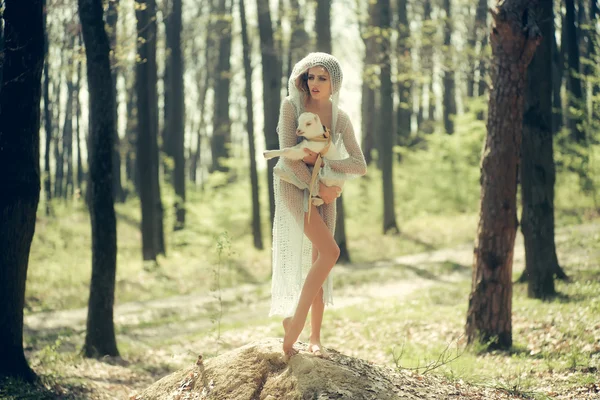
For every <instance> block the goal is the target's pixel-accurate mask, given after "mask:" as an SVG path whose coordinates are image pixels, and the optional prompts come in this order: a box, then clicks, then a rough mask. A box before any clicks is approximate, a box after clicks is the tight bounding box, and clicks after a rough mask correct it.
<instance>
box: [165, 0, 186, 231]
mask: <svg viewBox="0 0 600 400" xmlns="http://www.w3.org/2000/svg"><path fill="white" fill-rule="evenodd" d="M172 4H173V8H172V10H171V14H170V16H169V19H170V31H171V34H170V35H169V37H168V40H169V45H168V46H169V49H170V51H169V65H170V67H171V68H170V88H171V94H170V95H171V99H170V113H169V135H170V139H171V151H172V157H173V158H174V161H175V170H174V171H173V174H174V175H173V188H174V189H175V227H174V228H175V230H180V229H183V228H184V227H185V146H184V140H185V132H184V128H185V127H184V121H185V103H184V96H185V95H184V87H183V54H182V51H181V24H182V23H181V17H182V9H181V8H182V0H173V3H172Z"/></svg>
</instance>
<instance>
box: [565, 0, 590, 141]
mask: <svg viewBox="0 0 600 400" xmlns="http://www.w3.org/2000/svg"><path fill="white" fill-rule="evenodd" d="M565 8H566V16H565V20H564V23H565V24H566V34H567V42H566V46H567V56H568V60H569V63H568V73H567V77H568V81H569V86H568V88H569V90H568V93H569V95H568V101H567V103H568V105H569V106H568V108H567V110H568V114H567V115H568V121H567V122H568V123H567V126H568V127H569V130H570V132H571V137H572V138H573V139H574V140H575V141H577V142H579V143H582V142H583V141H584V140H585V133H584V131H583V127H582V126H581V125H580V124H582V123H583V120H582V118H580V117H579V116H578V114H577V113H574V112H572V110H578V111H583V110H584V104H583V91H582V88H581V80H580V79H579V73H580V70H579V41H578V40H577V27H576V26H575V2H574V0H565Z"/></svg>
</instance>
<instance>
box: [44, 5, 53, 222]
mask: <svg viewBox="0 0 600 400" xmlns="http://www.w3.org/2000/svg"><path fill="white" fill-rule="evenodd" d="M45 2H46V0H44V3H45ZM44 7H45V5H44ZM47 20H48V15H47V13H46V12H44V54H45V58H46V60H45V62H44V130H45V133H46V137H45V151H44V195H45V200H46V201H45V203H46V215H50V214H51V206H50V202H51V200H52V174H51V173H50V145H51V143H52V102H51V101H50V72H49V68H50V67H49V65H48V45H49V43H48V28H47Z"/></svg>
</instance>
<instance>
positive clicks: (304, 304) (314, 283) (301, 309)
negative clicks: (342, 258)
mask: <svg viewBox="0 0 600 400" xmlns="http://www.w3.org/2000/svg"><path fill="white" fill-rule="evenodd" d="M311 207H312V208H313V210H312V212H311V218H310V222H309V221H308V213H306V214H305V215H304V233H305V234H306V236H307V237H308V239H309V240H310V241H311V242H312V244H313V248H316V250H317V252H318V256H317V259H316V260H315V262H314V263H313V265H312V267H311V268H310V271H308V274H307V275H306V280H305V281H304V286H302V292H301V293H300V299H299V300H298V306H297V307H296V312H295V313H294V316H293V317H292V319H291V320H287V319H286V320H287V321H286V320H284V328H285V337H284V338H283V352H284V353H285V354H286V355H293V354H294V353H295V352H294V350H293V345H294V343H295V342H296V340H298V337H299V336H300V333H301V332H302V328H304V322H305V321H306V316H307V315H308V310H309V309H310V307H311V305H312V304H313V302H314V300H315V297H316V296H317V294H319V293H320V291H321V290H323V288H322V286H323V283H325V279H327V275H329V272H330V271H331V269H332V268H333V266H334V265H335V263H336V262H337V259H338V257H339V255H340V249H339V247H338V245H337V243H335V239H334V238H333V234H332V233H331V232H330V231H329V229H328V228H327V225H325V222H323V219H322V218H321V215H320V214H319V212H318V211H317V208H316V207H315V206H313V205H311ZM320 302H321V304H322V303H323V296H322V295H321V296H320ZM323 307H324V306H323ZM314 311H316V312H317V314H320V316H319V321H318V328H319V336H320V325H321V320H322V318H323V311H322V308H321V309H319V304H318V303H317V308H316V309H315V310H314ZM286 326H287V327H286ZM311 336H312V335H311Z"/></svg>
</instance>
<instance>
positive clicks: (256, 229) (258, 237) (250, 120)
mask: <svg viewBox="0 0 600 400" xmlns="http://www.w3.org/2000/svg"><path fill="white" fill-rule="evenodd" d="M240 20H241V21H242V50H243V57H244V73H245V76H246V90H245V94H246V118H247V119H246V130H247V131H248V146H249V149H248V152H249V157H250V182H251V184H252V237H253V238H254V248H256V249H259V250H262V249H263V247H264V246H263V241H262V232H261V226H260V202H259V196H258V194H259V186H258V172H257V168H256V149H255V146H254V108H253V106H252V63H251V60H250V53H251V51H250V50H251V49H252V47H251V46H250V41H249V40H248V31H247V29H248V28H247V26H246V7H245V4H244V0H240Z"/></svg>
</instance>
